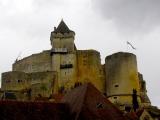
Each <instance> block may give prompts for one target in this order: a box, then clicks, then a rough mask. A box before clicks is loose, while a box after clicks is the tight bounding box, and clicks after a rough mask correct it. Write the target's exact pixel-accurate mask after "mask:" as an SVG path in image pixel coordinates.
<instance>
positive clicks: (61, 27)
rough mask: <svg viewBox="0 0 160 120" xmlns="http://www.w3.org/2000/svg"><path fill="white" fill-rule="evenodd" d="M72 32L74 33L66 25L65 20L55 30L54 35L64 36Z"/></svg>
mask: <svg viewBox="0 0 160 120" xmlns="http://www.w3.org/2000/svg"><path fill="white" fill-rule="evenodd" d="M70 32H73V31H72V30H70V29H69V28H68V26H67V25H66V23H65V22H64V21H63V20H61V22H60V24H59V25H58V27H57V28H56V29H55V30H54V33H62V34H64V33H70Z"/></svg>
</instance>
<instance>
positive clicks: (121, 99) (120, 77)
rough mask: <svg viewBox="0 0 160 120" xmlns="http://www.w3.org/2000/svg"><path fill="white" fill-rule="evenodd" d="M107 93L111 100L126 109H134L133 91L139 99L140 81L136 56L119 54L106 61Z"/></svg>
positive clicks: (108, 57) (107, 58)
mask: <svg viewBox="0 0 160 120" xmlns="http://www.w3.org/2000/svg"><path fill="white" fill-rule="evenodd" d="M105 72H106V73H105V74H106V93H107V96H108V98H109V100H110V101H111V102H113V103H115V104H117V105H119V106H120V107H121V109H125V108H126V107H132V94H133V89H136V91H137V99H138V101H139V102H140V98H139V90H140V88H139V79H138V70H137V60H136V56H135V55H134V54H132V53H124V52H118V53H115V54H113V55H110V56H107V57H106V59H105Z"/></svg>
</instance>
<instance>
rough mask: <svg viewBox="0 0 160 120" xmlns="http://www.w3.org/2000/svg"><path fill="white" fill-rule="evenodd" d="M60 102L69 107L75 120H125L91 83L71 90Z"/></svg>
mask: <svg viewBox="0 0 160 120" xmlns="http://www.w3.org/2000/svg"><path fill="white" fill-rule="evenodd" d="M62 102H64V103H66V104H68V105H69V108H70V112H71V116H72V117H74V119H75V120H79V119H82V120H126V118H125V117H124V116H123V113H122V112H121V111H120V110H119V109H118V108H117V107H116V106H115V105H114V104H112V103H111V102H110V101H109V100H108V99H107V98H106V97H105V96H104V95H102V93H101V92H100V91H98V90H97V89H96V88H95V87H94V86H93V85H92V84H91V83H88V84H85V85H82V86H80V87H77V88H75V89H73V90H71V91H70V92H68V93H67V94H66V95H65V96H64V98H63V99H62Z"/></svg>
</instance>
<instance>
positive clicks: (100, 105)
mask: <svg viewBox="0 0 160 120" xmlns="http://www.w3.org/2000/svg"><path fill="white" fill-rule="evenodd" d="M96 108H98V109H101V108H104V107H103V104H102V103H101V102H98V103H97V104H96Z"/></svg>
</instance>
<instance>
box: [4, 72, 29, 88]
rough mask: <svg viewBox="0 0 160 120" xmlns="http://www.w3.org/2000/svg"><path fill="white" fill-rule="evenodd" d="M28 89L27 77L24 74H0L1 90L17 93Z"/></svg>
mask: <svg viewBox="0 0 160 120" xmlns="http://www.w3.org/2000/svg"><path fill="white" fill-rule="evenodd" d="M27 87H29V82H28V75H27V74H26V73H24V72H17V71H11V72H5V73H3V74H2V90H4V91H5V90H13V91H18V90H22V89H25V88H27Z"/></svg>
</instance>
